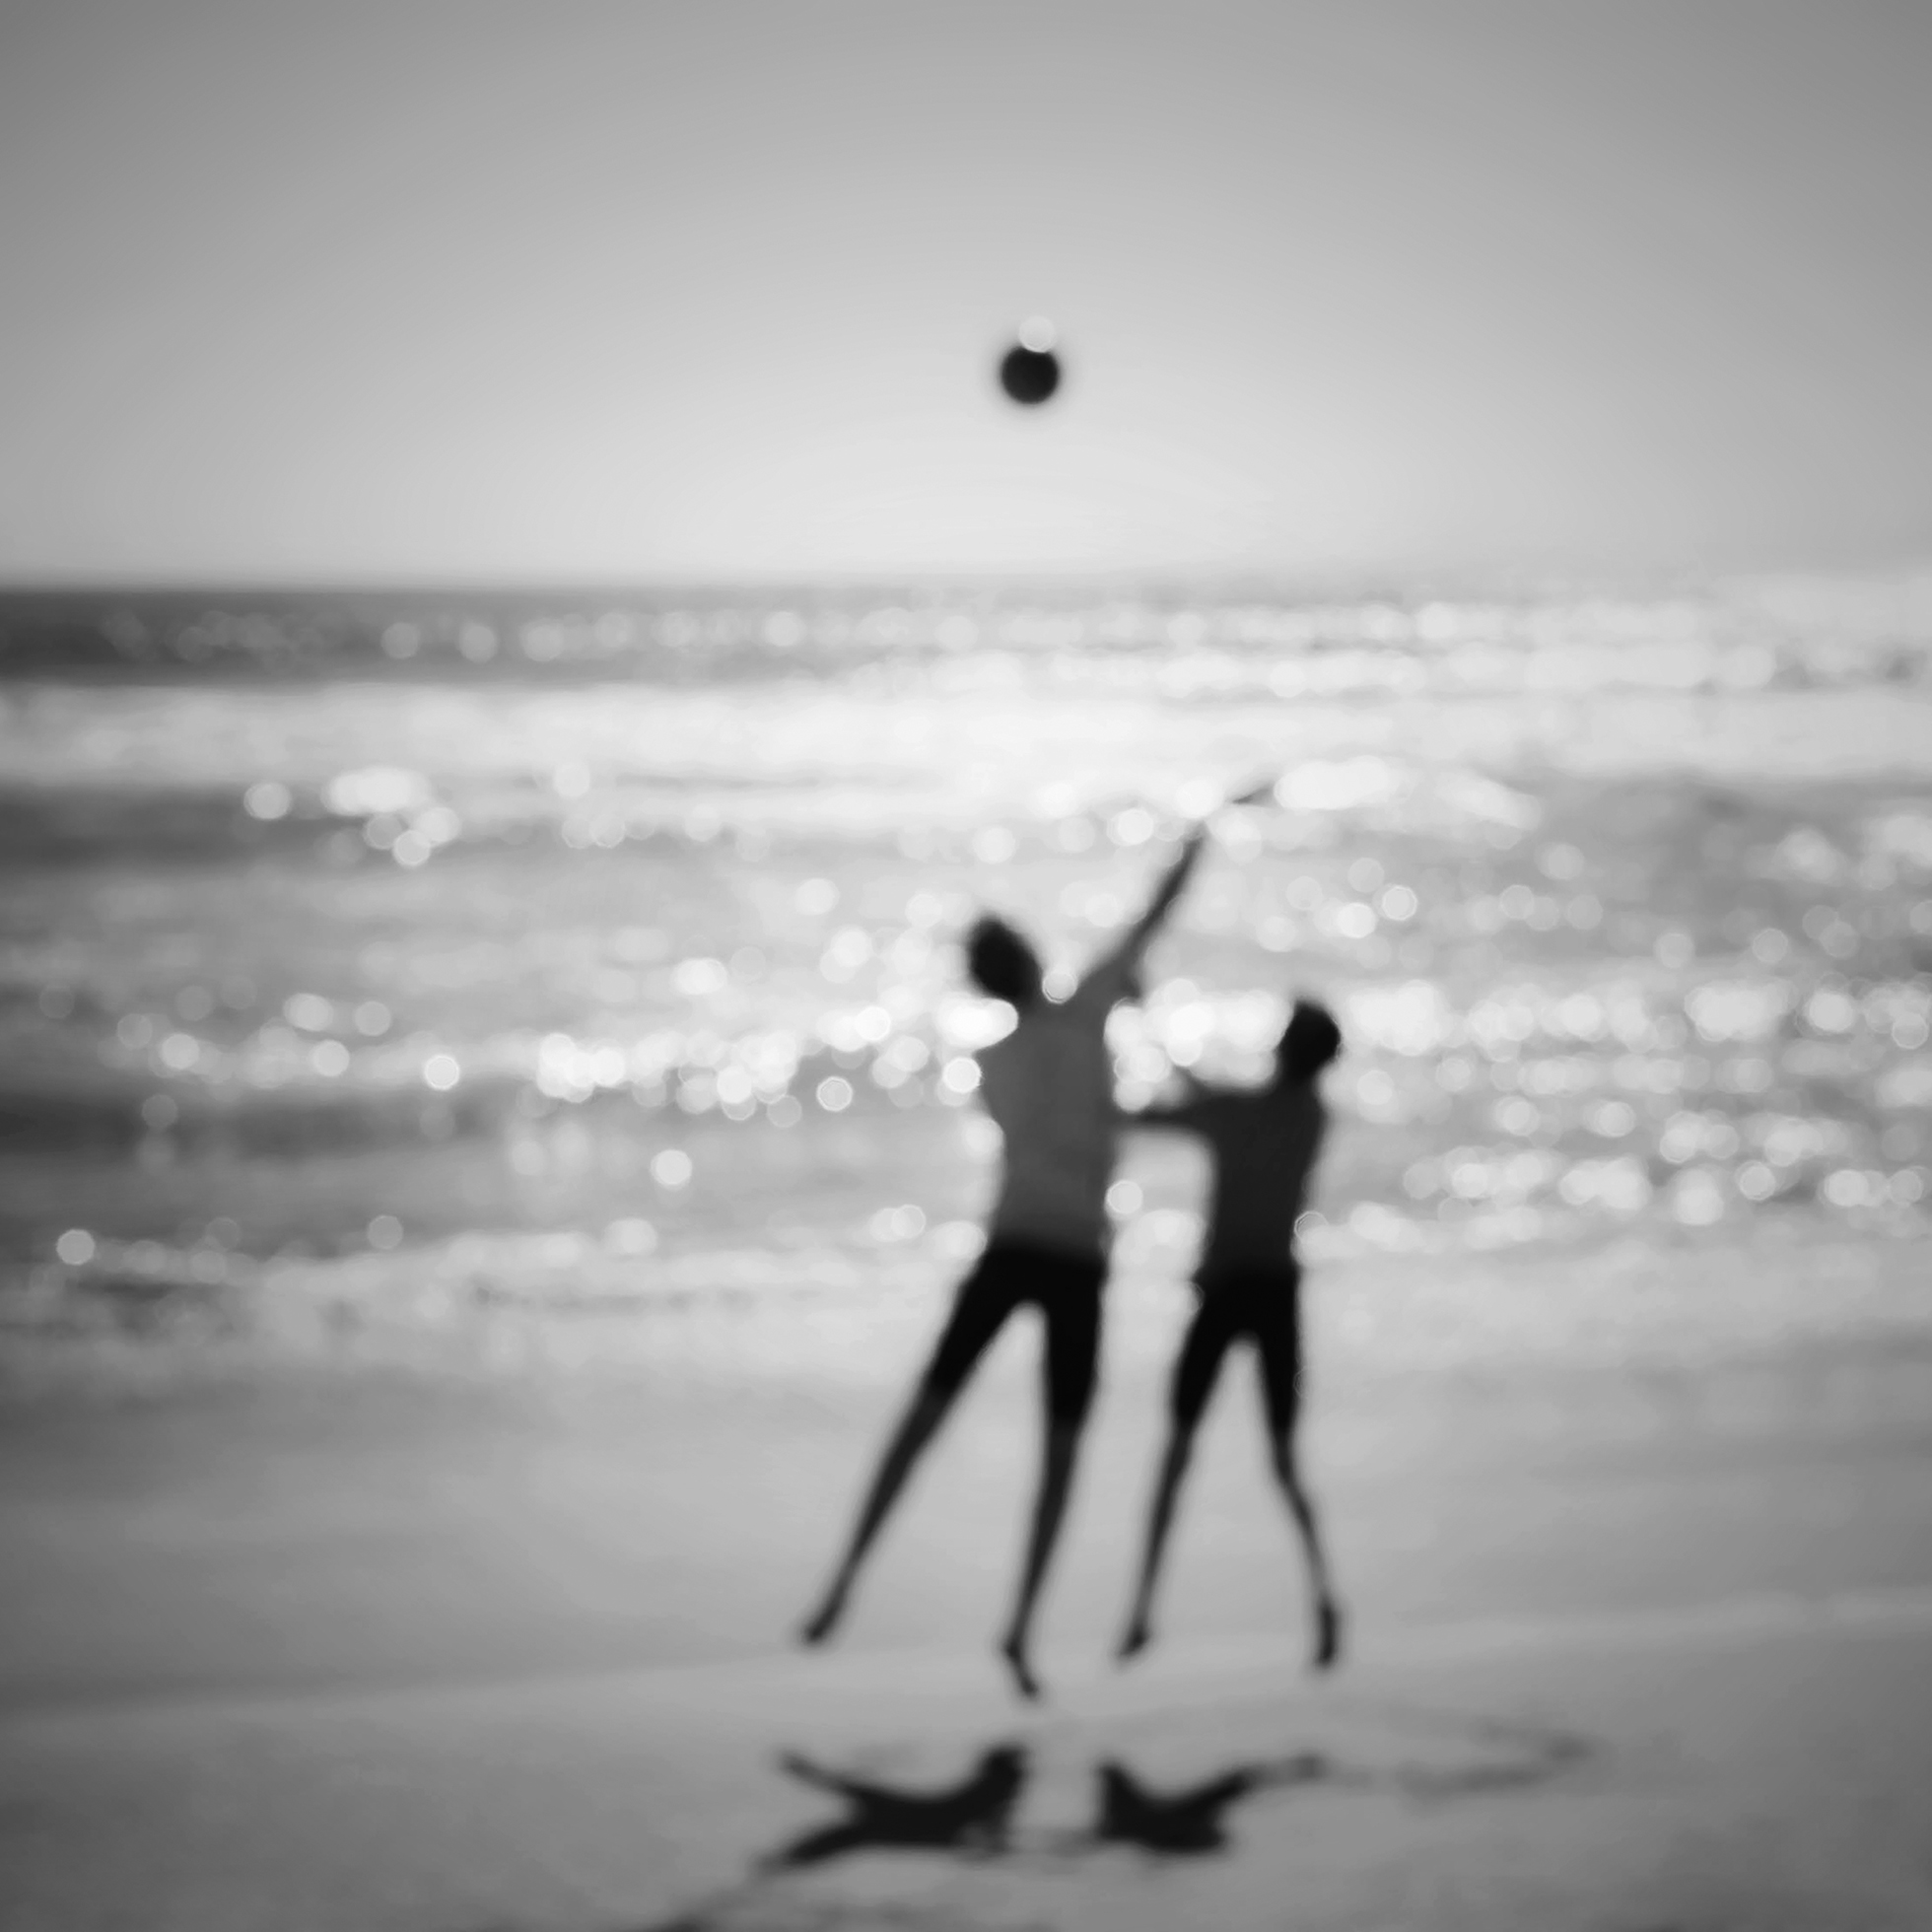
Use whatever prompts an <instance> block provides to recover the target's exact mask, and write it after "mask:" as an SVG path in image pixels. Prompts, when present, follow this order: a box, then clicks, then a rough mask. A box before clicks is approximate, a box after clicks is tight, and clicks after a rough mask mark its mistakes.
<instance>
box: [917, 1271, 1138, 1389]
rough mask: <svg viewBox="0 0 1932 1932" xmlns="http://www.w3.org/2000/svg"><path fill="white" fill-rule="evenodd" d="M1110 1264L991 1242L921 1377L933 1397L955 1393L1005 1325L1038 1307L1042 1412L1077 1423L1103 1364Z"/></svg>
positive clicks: (963, 1287) (962, 1284)
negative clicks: (1103, 1299) (1024, 1309)
mask: <svg viewBox="0 0 1932 1932" xmlns="http://www.w3.org/2000/svg"><path fill="white" fill-rule="evenodd" d="M1106 1278H1107V1264H1106V1263H1105V1262H1104V1261H1102V1260H1100V1258H1099V1257H1098V1256H1095V1257H1094V1259H1092V1260H1091V1261H1086V1260H1082V1259H1081V1258H1080V1257H1078V1256H1075V1255H1055V1254H1049V1253H1047V1252H1046V1251H1045V1250H1044V1249H1039V1248H1022V1247H1018V1246H1014V1245H1010V1244H1005V1243H1000V1242H996V1243H994V1244H993V1245H992V1246H991V1247H989V1248H988V1249H987V1251H986V1252H985V1253H984V1254H983V1255H982V1256H981V1257H980V1259H979V1262H978V1264H977V1265H976V1266H975V1267H974V1269H973V1272H972V1274H970V1275H969V1276H967V1277H966V1278H965V1280H963V1281H962V1282H960V1284H959V1288H958V1291H957V1292H956V1293H955V1294H954V1296H953V1301H952V1314H951V1315H950V1316H949V1317H948V1318H947V1321H946V1325H945V1328H944V1329H943V1330H942V1331H941V1333H940V1336H939V1340H938V1345H936V1346H935V1347H934V1348H933V1350H932V1359H931V1362H930V1363H929V1364H928V1366H927V1370H926V1387H927V1389H928V1390H929V1391H930V1392H931V1393H932V1394H934V1395H944V1396H951V1395H954V1394H956V1393H957V1392H958V1391H959V1389H960V1388H961V1387H962V1385H963V1384H964V1383H965V1381H966V1378H967V1377H968V1376H969V1375H971V1374H972V1372H973V1370H974V1368H975V1366H976V1365H977V1364H978V1362H979V1359H980V1357H981V1356H982V1355H983V1354H985V1353H986V1351H987V1349H988V1347H989V1346H991V1345H992V1343H993V1339H994V1337H995V1336H997V1335H998V1334H999V1333H1000V1330H1001V1329H1002V1328H1003V1327H1005V1325H1006V1318H1007V1317H1008V1316H1009V1315H1011V1314H1012V1313H1013V1311H1014V1310H1015V1309H1017V1308H1019V1307H1021V1306H1022V1305H1023V1304H1024V1303H1026V1302H1029V1301H1030V1302H1033V1303H1036V1304H1037V1305H1038V1307H1039V1310H1040V1313H1041V1315H1042V1317H1043V1318H1044V1320H1045V1322H1046V1329H1047V1338H1046V1350H1045V1356H1044V1363H1045V1370H1046V1397H1047V1413H1048V1414H1049V1415H1051V1416H1052V1418H1053V1419H1054V1420H1055V1421H1056V1422H1066V1423H1072V1424H1077V1423H1078V1422H1080V1421H1081V1420H1082V1419H1083V1418H1084V1416H1085V1414H1086V1413H1087V1407H1088V1405H1089V1404H1090V1403H1091V1402H1092V1401H1093V1382H1094V1374H1095V1371H1096V1369H1097V1368H1098V1365H1099V1357H1100V1290H1101V1286H1102V1284H1103V1283H1104V1282H1105V1281H1106Z"/></svg>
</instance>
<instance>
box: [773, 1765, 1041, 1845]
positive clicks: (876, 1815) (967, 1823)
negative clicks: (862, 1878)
mask: <svg viewBox="0 0 1932 1932" xmlns="http://www.w3.org/2000/svg"><path fill="white" fill-rule="evenodd" d="M779 1761H780V1762H781V1763H782V1764H783V1765H784V1767H785V1769H786V1770H787V1771H788V1772H790V1774H791V1775H792V1776H793V1777H795V1778H797V1779H799V1780H800V1781H801V1782H803V1783H805V1784H810V1785H814V1786H816V1787H817V1788H818V1789H819V1790H821V1791H829V1792H830V1793H831V1794H832V1795H833V1796H834V1797H837V1798H843V1799H844V1800H845V1801H846V1803H847V1804H848V1805H849V1806H850V1807H851V1808H852V1809H851V1813H850V1815H849V1816H848V1817H846V1818H844V1819H842V1820H840V1821H839V1823H838V1824H836V1825H828V1826H825V1827H824V1828H822V1829H819V1830H816V1831H808V1832H807V1833H806V1834H805V1835H804V1836H803V1837H801V1838H798V1839H796V1840H794V1841H793V1843H792V1844H790V1845H787V1846H786V1847H785V1848H784V1850H782V1851H776V1852H773V1853H772V1854H771V1856H770V1857H768V1858H766V1859H763V1860H761V1861H760V1862H761V1866H762V1868H763V1869H764V1870H766V1871H786V1870H791V1869H793V1868H795V1867H797V1866H799V1865H822V1864H823V1863H824V1862H825V1861H826V1860H827V1859H829V1858H843V1857H844V1856H846V1854H847V1853H849V1852H855V1851H867V1850H877V1849H881V1848H886V1847H892V1846H899V1847H905V1846H919V1847H924V1848H926V1849H928V1850H932V1851H966V1852H987V1853H990V1852H995V1851H999V1850H1000V1849H1001V1848H1002V1847H1003V1846H1004V1844H1005V1842H1006V1834H1007V1831H1008V1829H1009V1828H1010V1826H1011V1823H1012V1815H1013V1810H1014V1807H1015V1806H1017V1805H1018V1803H1019V1797H1020V1793H1021V1792H1022V1791H1023V1790H1024V1789H1025V1788H1026V1771H1027V1763H1026V1753H1025V1752H1024V1751H1022V1750H1020V1749H1019V1747H1018V1746H1016V1745H996V1746H995V1747H994V1748H993V1749H992V1750H990V1751H988V1752H986V1753H985V1754H984V1755H983V1756H982V1757H981V1759H980V1761H979V1765H978V1767H977V1768H976V1769H975V1770H973V1771H972V1772H971V1773H970V1774H969V1775H968V1776H966V1777H965V1778H963V1779H961V1781H960V1782H959V1783H958V1784H954V1785H948V1786H946V1787H945V1788H944V1789H943V1790H939V1791H905V1790H898V1789H895V1788H894V1787H893V1786H891V1785H889V1784H879V1783H876V1782H874V1781H873V1780H870V1779H867V1778H856V1777H847V1776H845V1775H844V1774H843V1773H841V1772H838V1771H830V1770H826V1769H825V1768H824V1767H823V1766H822V1765H818V1764H814V1763H813V1762H812V1761H811V1759H808V1758H801V1757H798V1756H797V1755H796V1754H792V1755H789V1756H787V1757H785V1758H783V1759H780V1760H779Z"/></svg>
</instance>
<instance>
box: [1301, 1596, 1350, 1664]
mask: <svg viewBox="0 0 1932 1932" xmlns="http://www.w3.org/2000/svg"><path fill="white" fill-rule="evenodd" d="M1341 1655H1342V1613H1341V1611H1339V1610H1338V1609H1336V1607H1335V1605H1333V1604H1329V1603H1324V1604H1317V1605H1316V1606H1315V1654H1314V1656H1313V1657H1312V1658H1311V1659H1310V1660H1309V1661H1310V1663H1311V1665H1312V1666H1313V1668H1314V1669H1316V1670H1318V1671H1325V1670H1328V1669H1329V1668H1330V1667H1331V1666H1332V1665H1333V1664H1334V1663H1335V1662H1336V1660H1337V1659H1338V1658H1339V1657H1340V1656H1341Z"/></svg>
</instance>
